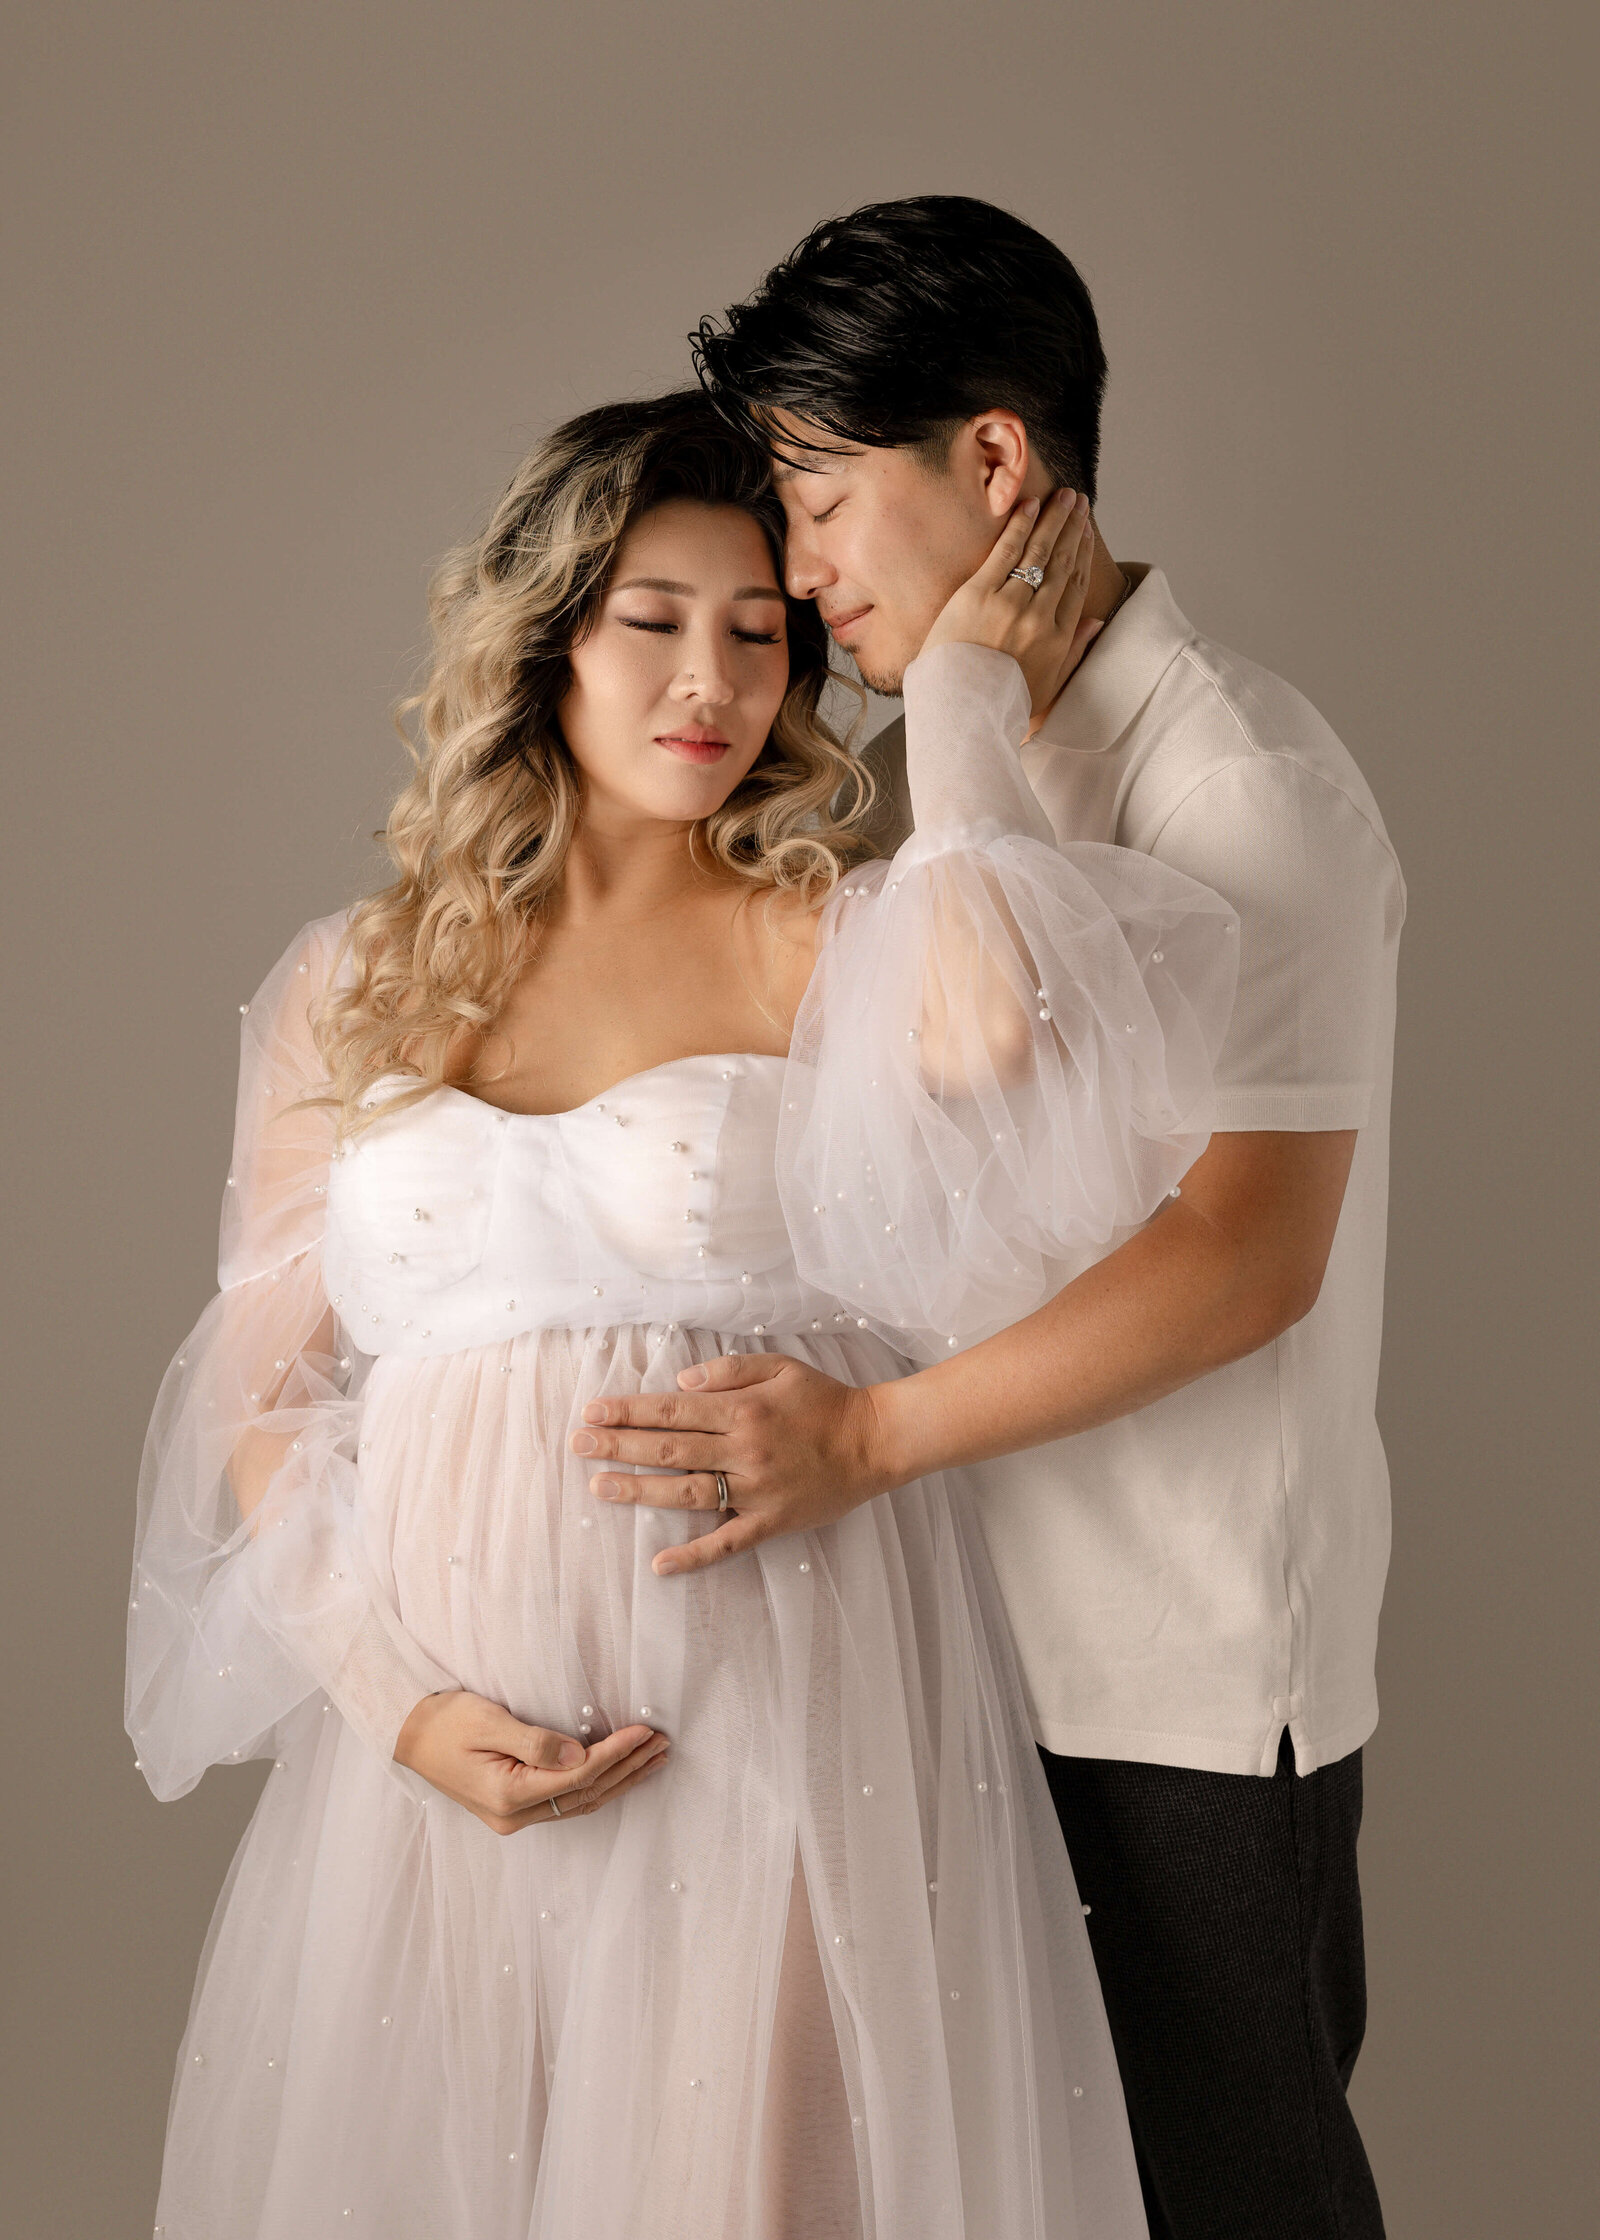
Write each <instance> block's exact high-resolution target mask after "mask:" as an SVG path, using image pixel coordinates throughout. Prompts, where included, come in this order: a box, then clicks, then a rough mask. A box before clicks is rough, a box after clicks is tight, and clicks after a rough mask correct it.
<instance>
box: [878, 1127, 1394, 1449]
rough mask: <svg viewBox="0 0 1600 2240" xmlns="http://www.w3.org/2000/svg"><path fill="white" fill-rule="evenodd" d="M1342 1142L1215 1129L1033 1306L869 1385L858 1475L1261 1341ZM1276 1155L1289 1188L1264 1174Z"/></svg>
mask: <svg viewBox="0 0 1600 2240" xmlns="http://www.w3.org/2000/svg"><path fill="white" fill-rule="evenodd" d="M1354 1142H1355V1138H1354V1134H1353V1132H1351V1133H1347V1134H1339V1135H1325V1136H1316V1137H1302V1138H1299V1139H1293V1138H1290V1139H1284V1138H1272V1137H1261V1136H1255V1137H1244V1136H1240V1137H1222V1138H1218V1139H1216V1140H1215V1141H1214V1144H1213V1147H1212V1149H1211V1150H1210V1151H1208V1152H1207V1153H1206V1155H1205V1158H1204V1159H1203V1160H1202V1161H1200V1162H1199V1163H1198V1164H1197V1166H1196V1167H1195V1169H1194V1170H1193V1172H1192V1175H1191V1177H1190V1179H1189V1181H1188V1182H1186V1184H1185V1187H1184V1194H1183V1195H1182V1196H1181V1197H1180V1198H1178V1199H1175V1200H1172V1201H1170V1202H1169V1203H1168V1204H1167V1205H1165V1206H1163V1208H1162V1210H1161V1211H1160V1213H1158V1214H1157V1215H1156V1217H1155V1218H1154V1220H1152V1221H1150V1222H1149V1223H1147V1225H1146V1226H1145V1227H1144V1228H1143V1229H1141V1230H1140V1231H1139V1233H1138V1235H1137V1236H1134V1237H1130V1238H1129V1239H1128V1241H1127V1242H1126V1243H1125V1244H1124V1245H1122V1246H1121V1247H1120V1248H1119V1249H1118V1250H1117V1251H1116V1252H1114V1253H1111V1254H1110V1255H1108V1257H1107V1258H1106V1259H1104V1260H1102V1261H1100V1262H1098V1263H1097V1264H1096V1265H1095V1266H1094V1267H1092V1268H1090V1269H1088V1270H1087V1271H1086V1272H1085V1273H1084V1274H1083V1275H1081V1276H1079V1277H1078V1278H1077V1279H1076V1281H1074V1282H1072V1283H1070V1284H1068V1285H1067V1287H1066V1288H1065V1290H1063V1291H1061V1292H1059V1293H1058V1294H1057V1295H1056V1297H1055V1298H1054V1299H1052V1300H1050V1301H1049V1302H1048V1303H1047V1304H1046V1305H1045V1306H1043V1307H1040V1308H1039V1309H1037V1311H1036V1312H1035V1313H1033V1314H1031V1315H1028V1316H1027V1317H1026V1318H1025V1319H1024V1320H1023V1321H1021V1322H1018V1323H1015V1324H1013V1326H1012V1327H1011V1328H1010V1329H1009V1330H1002V1331H1001V1332H1000V1333H999V1334H998V1335H997V1336H995V1337H993V1338H989V1339H986V1340H985V1341H984V1342H983V1343H982V1344H981V1345H976V1346H972V1347H970V1348H969V1349H968V1350H967V1351H966V1352H965V1353H962V1354H958V1355H956V1356H955V1357H954V1358H953V1359H952V1360H949V1361H941V1362H938V1363H936V1364H935V1366H934V1367H932V1368H930V1369H924V1370H921V1371H919V1372H918V1373H917V1374H916V1375H915V1376H912V1377H907V1378H904V1379H902V1380H901V1381H899V1382H898V1383H894V1384H887V1385H880V1386H877V1387H875V1388H874V1390H873V1402H874V1408H875V1412H876V1416H877V1420H878V1425H879V1434H878V1437H879V1451H878V1453H877V1455H876V1456H875V1458H874V1467H873V1472H872V1474H873V1476H874V1477H878V1478H881V1480H882V1482H883V1483H884V1484H885V1485H903V1484H905V1483H906V1482H907V1481H909V1480H910V1479H912V1478H915V1477H919V1476H921V1475H922V1474H923V1473H924V1472H926V1471H929V1470H937V1469H942V1468H952V1467H955V1466H957V1465H959V1464H963V1463H969V1462H984V1461H988V1460H989V1459H991V1458H992V1457H994V1456H996V1455H1002V1454H1011V1453H1014V1452H1015V1451H1016V1450H1017V1449H1019V1448H1022V1447H1033V1446H1040V1445H1042V1444H1043V1443H1044V1442H1045V1441H1047V1440H1050V1439H1061V1438H1066V1437H1068V1436H1070V1434H1072V1433H1073V1432H1077V1431H1088V1430H1091V1429H1092V1428H1093V1427H1094V1426H1095V1425H1096V1424H1101V1423H1109V1422H1111V1421H1112V1420H1113V1418H1115V1417H1117V1416H1122V1415H1128V1414H1131V1413H1132V1412H1133V1410H1134V1409H1136V1408H1143V1407H1148V1406H1149V1404H1150V1403H1151V1402H1152V1401H1154V1400H1159V1399H1161V1398H1163V1397H1164V1396H1165V1395H1166V1394H1167V1393H1169V1392H1176V1391H1177V1390H1178V1389H1179V1388H1180V1387H1181V1386H1183V1385H1186V1384H1192V1383H1193V1382H1194V1380H1195V1379H1196V1378H1197V1377H1203V1376H1205V1375H1207V1374H1208V1373H1209V1372H1210V1371H1211V1370H1213V1369H1220V1368H1222V1367H1223V1366H1225V1364H1226V1363H1228V1362H1230V1361H1237V1360H1239V1359H1241V1358H1242V1357H1243V1356H1244V1355H1245V1354H1248V1353H1254V1352H1255V1351H1256V1350H1257V1349H1258V1348H1259V1347H1261V1346H1264V1345H1268V1344H1270V1343H1271V1341H1272V1340H1273V1339H1274V1338H1275V1337H1277V1336H1278V1335H1279V1334H1280V1332H1282V1331H1284V1330H1286V1329H1287V1328H1288V1327H1289V1326H1290V1324H1291V1323H1294V1322H1297V1321H1298V1320H1299V1319H1300V1317H1301V1316H1302V1315H1303V1314H1305V1313H1306V1312H1308V1311H1309V1309H1310V1307H1311V1306H1312V1305H1313V1304H1314V1303H1315V1300H1316V1296H1317V1290H1318V1286H1319V1285H1320V1282H1321V1278H1322V1272H1323V1269H1324V1267H1325V1266H1326V1263H1327V1256H1328V1252H1329V1249H1330V1248H1331V1245H1332V1241H1333V1232H1334V1228H1335V1226H1336V1224H1337V1220H1338V1211H1339V1205H1340V1202H1341V1200H1342V1197H1343V1192H1344V1184H1345V1179H1346V1177H1347V1175H1348V1173H1349V1166H1350V1157H1351V1154H1352V1151H1353V1148H1354ZM1280 1145H1281V1146H1283V1147H1284V1148H1283V1151H1282V1153H1281V1156H1280V1154H1279V1146H1280ZM1285 1162H1287V1164H1288V1167H1289V1168H1290V1169H1292V1172H1285V1173H1284V1174H1283V1176H1282V1184H1283V1185H1289V1184H1290V1183H1291V1182H1292V1184H1293V1187H1287V1186H1283V1187H1274V1185H1275V1184H1277V1183H1278V1180H1279V1178H1278V1175H1277V1172H1276V1169H1277V1168H1278V1167H1279V1165H1280V1164H1283V1163H1285Z"/></svg>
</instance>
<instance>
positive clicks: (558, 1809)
mask: <svg viewBox="0 0 1600 2240" xmlns="http://www.w3.org/2000/svg"><path fill="white" fill-rule="evenodd" d="M549 1804H550V1810H551V1811H552V1812H553V1813H554V1814H555V1816H556V1818H557V1819H558V1820H559V1819H560V1818H561V1807H560V1805H558V1804H557V1803H556V1800H555V1798H554V1797H551V1798H550V1799H549Z"/></svg>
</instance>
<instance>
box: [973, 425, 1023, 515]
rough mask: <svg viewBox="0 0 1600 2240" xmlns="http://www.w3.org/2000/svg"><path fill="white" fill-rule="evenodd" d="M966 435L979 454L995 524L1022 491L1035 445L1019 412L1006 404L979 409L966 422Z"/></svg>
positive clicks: (977, 458)
mask: <svg viewBox="0 0 1600 2240" xmlns="http://www.w3.org/2000/svg"><path fill="white" fill-rule="evenodd" d="M966 434H967V437H968V440H969V442H970V443H971V445H972V447H973V450H974V452H975V453H976V459H975V462H974V463H975V465H976V467H977V470H978V472H979V473H980V474H981V476H982V479H983V499H984V504H985V505H986V506H987V507H988V509H989V512H990V513H991V514H992V515H993V517H994V520H995V523H996V526H998V525H999V524H1000V523H1001V522H1002V521H1004V520H1005V519H1006V517H1007V516H1008V515H1009V513H1010V511H1011V509H1012V507H1013V506H1014V505H1015V504H1016V502H1017V500H1018V499H1019V498H1020V497H1021V496H1022V494H1023V485H1024V484H1025V483H1026V481H1027V479H1028V469H1029V467H1030V466H1031V465H1032V464H1033V447H1032V445H1031V444H1030V443H1029V441H1028V431H1027V428H1026V427H1025V426H1024V424H1023V421H1022V417H1021V415H1020V414H1019V413H1015V412H1012V411H1010V410H1008V409H1007V407H1006V406H1004V405H996V406H995V407H994V408H993V409H992V410H990V411H988V412H980V413H979V414H978V415H977V416H976V417H975V418H974V419H972V420H969V421H968V422H967V427H966Z"/></svg>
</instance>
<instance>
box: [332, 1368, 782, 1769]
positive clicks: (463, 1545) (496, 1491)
mask: <svg viewBox="0 0 1600 2240" xmlns="http://www.w3.org/2000/svg"><path fill="white" fill-rule="evenodd" d="M719 1350H723V1348H722V1346H721V1343H720V1342H719V1341H718V1340H717V1339H716V1338H714V1337H711V1336H709V1334H694V1335H693V1336H692V1337H691V1334H689V1333H682V1332H678V1333H673V1332H666V1331H663V1330H659V1329H658V1330H655V1331H652V1330H649V1329H640V1328H624V1329H620V1330H615V1331H604V1330H600V1331H577V1330H542V1331H529V1332H526V1333H524V1334H522V1335H521V1336H519V1337H516V1338H514V1339H510V1340H508V1341H506V1342H505V1343H504V1344H502V1345H497V1346H493V1347H484V1348H478V1349H474V1350H473V1351H471V1352H468V1353H458V1354H448V1355H443V1356H438V1357H434V1358H425V1359H421V1360H402V1359H399V1358H397V1357H393V1356H390V1357H386V1358H384V1359H383V1360H381V1361H380V1362H379V1363H378V1364H377V1366H376V1368H375V1370H374V1372H373V1377H372V1381H371V1383H370V1384H369V1386H368V1393H367V1408H366V1415H365V1420H364V1423H363V1428H362V1439H363V1449H362V1455H361V1464H362V1470H361V1483H362V1499H363V1502H364V1504H365V1510H366V1522H367V1529H368V1533H369V1538H370V1544H371V1546H372V1550H373V1557H374V1562H375V1564H376V1566H377V1567H378V1569H379V1572H380V1575H381V1576H384V1577H385V1579H386V1583H387V1585H388V1586H389V1589H390V1591H391V1592H392V1594H393V1596H394V1601H395V1606H396V1608H397V1610H398V1612H399V1615H400V1618H401V1620H402V1622H403V1624H404V1625H405V1626H406V1628H407V1630H408V1631H409V1632H410V1633H411V1634H412V1635H413V1636H414V1638H415V1639H417V1640H418V1641H419V1642H420V1643H421V1644H422V1646H423V1647H424V1648H426V1649H427V1650H428V1652H429V1653H430V1654H431V1655H432V1656H433V1657H434V1658H435V1659H436V1660H437V1661H438V1662H439V1663H440V1664H441V1665H442V1666H443V1667H444V1669H445V1670H446V1671H447V1672H450V1673H451V1674H453V1675H454V1676H455V1678H456V1679H457V1680H458V1681H459V1682H460V1684H461V1685H462V1686H463V1687H466V1688H470V1689H472V1690H473V1691H474V1693H476V1694H480V1695H484V1696H488V1697H490V1698H491V1699H492V1700H494V1701H495V1702H498V1703H504V1704H506V1705H507V1706H508V1708H509V1709H511V1710H512V1711H514V1712H515V1713H516V1714H517V1716H518V1717H519V1718H523V1719H527V1720H528V1721H530V1722H531V1723H534V1724H538V1725H543V1726H553V1727H557V1728H559V1729H560V1730H561V1731H562V1732H564V1733H577V1734H580V1735H581V1736H583V1737H584V1739H595V1738H598V1737H599V1736H600V1735H602V1734H605V1733H607V1732H609V1731H610V1730H611V1729H612V1728H613V1727H617V1726H624V1725H628V1724H630V1723H632V1722H635V1721H641V1720H642V1721H644V1722H645V1723H647V1724H650V1725H653V1726H656V1727H658V1728H660V1729H661V1730H662V1731H664V1732H670V1733H673V1734H674V1735H681V1734H682V1733H683V1731H684V1727H685V1723H686V1722H693V1723H694V1724H695V1725H696V1726H698V1727H701V1728H704V1726H705V1725H706V1723H707V1722H708V1721H712V1720H714V1721H715V1722H716V1723H717V1724H718V1725H723V1724H726V1723H727V1722H728V1721H729V1720H730V1719H731V1720H732V1721H733V1722H734V1723H735V1724H736V1725H738V1726H740V1727H743V1726H744V1725H745V1724H746V1723H747V1722H748V1719H749V1717H750V1709H749V1707H750V1705H751V1704H752V1702H753V1701H754V1700H756V1699H757V1698H758V1697H759V1695H760V1694H761V1693H762V1691H764V1690H765V1688H766V1687H767V1685H768V1683H769V1678H770V1664H771V1639H770V1634H771V1622H770V1614H769V1612H768V1609H767V1605H766V1598H765V1593H764V1590H763V1587H762V1583H761V1575H760V1570H759V1567H758V1566H757V1565H756V1564H755V1563H754V1562H751V1561H746V1560H736V1561H734V1562H731V1563H728V1564H724V1565H720V1566H718V1567H717V1568H716V1569H715V1570H714V1571H711V1572H707V1573H705V1574H703V1575H701V1576H699V1577H697V1578H695V1579H693V1580H687V1581H686V1580H683V1579H676V1580H674V1579H660V1578H657V1576H656V1575H655V1573H654V1572H653V1571H652V1570H651V1568H650V1565H651V1559H652V1558H653V1557H654V1555H655V1554H656V1552H657V1551H658V1550H659V1549H660V1548H663V1547H666V1546H668V1545H670V1544H672V1543H674V1542H676V1541H680V1540H683V1539H685V1538H688V1537H690V1536H691V1535H692V1534H694V1533H696V1532H700V1531H705V1530H707V1529H710V1524H711V1520H710V1519H709V1518H708V1517H706V1516H688V1515H685V1514H683V1513H681V1512H677V1511H672V1510H653V1509H641V1508H634V1507H631V1506H626V1507H616V1506H613V1505H611V1504H609V1503H606V1502H602V1501H599V1500H597V1499H596V1498H595V1496H594V1495H593V1494H592V1493H591V1492H590V1491H589V1482H588V1481H589V1471H590V1468H591V1467H592V1465H590V1464H588V1463H585V1462H584V1461H583V1460H582V1459H581V1458H580V1457H577V1456H575V1455H572V1454H571V1453H570V1452H569V1451H568V1444H567V1442H568V1438H569V1435H570V1433H571V1431H572V1429H573V1428H574V1426H575V1424H576V1423H577V1421H578V1419H579V1411H580V1410H581V1408H582V1405H583V1403H584V1402H585V1401H586V1400H588V1399H590V1398H593V1397H594V1396H595V1395H596V1394H599V1393H604V1392H616V1391H626V1392H636V1391H639V1390H641V1389H656V1390H672V1389H674V1384H675V1379H676V1375H677V1371H678V1369H679V1368H680V1367H682V1366H684V1365H686V1363H688V1362H689V1361H691V1360H693V1359H695V1358H697V1357H702V1356H703V1355H704V1354H706V1353H715V1352H717V1351H719ZM727 1739H728V1740H729V1741H732V1740H733V1737H732V1735H731V1734H730V1735H729V1736H728V1737H727Z"/></svg>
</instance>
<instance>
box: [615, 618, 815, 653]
mask: <svg viewBox="0 0 1600 2240" xmlns="http://www.w3.org/2000/svg"><path fill="white" fill-rule="evenodd" d="M621 622H622V627H623V629H624V630H654V631H657V632H663V631H671V630H676V629H677V627H678V625H677V624H676V623H675V622H641V621H639V620H638V618H637V617H636V616H634V615H631V614H625V615H623V616H622V617H621ZM733 634H734V636H735V637H736V638H738V639H739V640H740V641H741V642H742V643H743V644H745V645H747V646H775V645H779V644H781V643H782V641H781V639H780V638H779V636H778V633H777V631H776V630H735V632H734V633H733Z"/></svg>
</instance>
